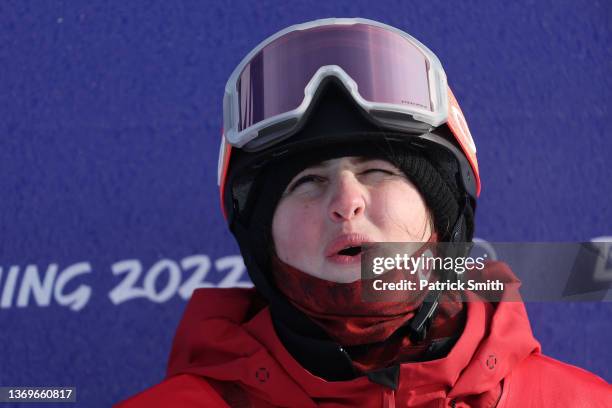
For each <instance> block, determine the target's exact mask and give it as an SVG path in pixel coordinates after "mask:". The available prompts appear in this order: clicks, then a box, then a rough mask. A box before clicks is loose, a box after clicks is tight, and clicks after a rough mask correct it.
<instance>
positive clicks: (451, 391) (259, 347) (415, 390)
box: [118, 289, 612, 408]
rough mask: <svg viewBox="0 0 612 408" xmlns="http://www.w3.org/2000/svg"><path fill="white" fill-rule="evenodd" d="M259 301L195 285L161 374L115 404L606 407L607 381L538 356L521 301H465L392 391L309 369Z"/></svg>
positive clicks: (135, 407) (404, 368)
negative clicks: (463, 314)
mask: <svg viewBox="0 0 612 408" xmlns="http://www.w3.org/2000/svg"><path fill="white" fill-rule="evenodd" d="M258 299H259V296H258V295H257V293H256V292H255V290H253V289H199V290H197V291H196V292H194V294H193V296H192V298H191V300H190V302H189V304H188V305H187V309H186V311H185V315H184V317H183V320H182V322H181V323H180V326H179V328H178V331H177V334H176V337H175V340H174V345H173V350H172V353H171V356H170V361H169V364H168V376H167V378H166V379H165V380H164V381H163V382H161V383H160V384H158V385H155V386H153V387H151V388H150V389H148V390H145V391H144V392H141V393H140V394H138V395H136V396H134V397H132V398H130V399H128V400H126V401H124V402H123V403H121V404H119V405H118V407H120V408H139V407H143V408H145V407H146V408H156V407H185V408H189V407H253V408H263V407H326V408H340V407H521V408H522V407H538V408H539V407H612V386H611V385H610V384H608V383H607V382H605V381H604V380H602V379H601V378H599V377H597V376H595V375H593V374H591V373H589V372H587V371H584V370H582V369H580V368H577V367H573V366H570V365H568V364H564V363H562V362H559V361H556V360H554V359H552V358H549V357H546V356H544V355H542V354H541V352H540V345H539V343H538V342H537V341H536V340H535V339H534V338H533V335H532V332H531V328H530V326H529V321H528V319H527V314H526V311H525V308H524V305H523V304H522V303H520V302H502V303H497V304H490V303H478V302H476V303H467V321H466V326H465V329H464V331H463V333H462V335H461V337H460V338H459V340H458V341H457V343H456V344H455V345H454V347H453V349H452V350H451V351H450V353H449V354H448V355H447V356H446V357H444V358H441V359H437V360H432V361H426V362H416V363H405V364H401V365H400V371H399V373H400V374H399V387H398V389H397V391H394V390H393V389H391V388H388V387H386V386H383V385H379V384H376V383H373V382H370V380H368V378H367V377H358V378H356V379H354V380H350V381H335V382H328V381H326V380H324V379H322V378H320V377H317V376H314V375H312V374H310V372H308V371H307V370H305V369H304V368H302V367H301V366H300V365H299V364H298V363H297V362H296V360H295V359H294V358H293V357H292V356H291V355H290V354H289V352H288V351H287V350H286V349H285V347H284V346H283V344H282V343H281V342H280V340H279V338H278V337H277V335H276V333H275V330H274V327H273V324H272V320H271V316H270V311H269V308H268V307H265V306H264V307H261V306H254V305H258V304H259V300H258ZM254 308H255V310H254Z"/></svg>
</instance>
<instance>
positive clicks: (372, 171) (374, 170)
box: [362, 168, 395, 175]
mask: <svg viewBox="0 0 612 408" xmlns="http://www.w3.org/2000/svg"><path fill="white" fill-rule="evenodd" d="M376 172H381V173H385V174H389V175H395V172H393V171H391V170H385V169H379V168H374V169H367V170H365V171H363V172H362V174H368V173H376Z"/></svg>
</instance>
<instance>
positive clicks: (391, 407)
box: [383, 387, 395, 408]
mask: <svg viewBox="0 0 612 408" xmlns="http://www.w3.org/2000/svg"><path fill="white" fill-rule="evenodd" d="M383 407H384V408H395V390H393V389H391V388H387V387H385V389H384V393H383Z"/></svg>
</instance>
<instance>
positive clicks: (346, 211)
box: [329, 172, 366, 222]
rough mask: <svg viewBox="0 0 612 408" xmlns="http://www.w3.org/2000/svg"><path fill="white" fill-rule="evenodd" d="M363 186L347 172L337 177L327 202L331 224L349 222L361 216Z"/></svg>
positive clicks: (363, 197)
mask: <svg viewBox="0 0 612 408" xmlns="http://www.w3.org/2000/svg"><path fill="white" fill-rule="evenodd" d="M364 194H365V191H364V188H363V185H361V183H360V182H359V180H357V179H356V178H355V176H354V175H353V174H352V173H350V172H347V173H346V174H342V175H340V176H339V177H338V179H337V181H336V183H335V185H334V189H333V193H332V197H331V200H330V202H329V218H330V219H331V220H332V221H333V222H344V221H350V220H352V219H354V218H356V217H359V216H360V215H363V213H364V211H365V208H366V200H365V195H364Z"/></svg>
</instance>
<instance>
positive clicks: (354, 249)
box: [338, 245, 362, 256]
mask: <svg viewBox="0 0 612 408" xmlns="http://www.w3.org/2000/svg"><path fill="white" fill-rule="evenodd" d="M361 250H362V248H361V245H358V246H349V247H346V248H344V249H342V250H340V251H338V255H346V256H357V255H359V254H360V253H361Z"/></svg>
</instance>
